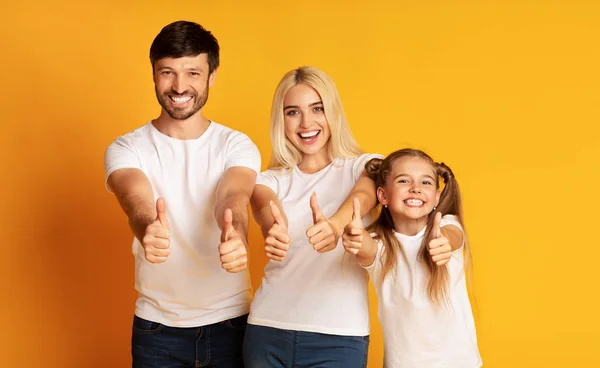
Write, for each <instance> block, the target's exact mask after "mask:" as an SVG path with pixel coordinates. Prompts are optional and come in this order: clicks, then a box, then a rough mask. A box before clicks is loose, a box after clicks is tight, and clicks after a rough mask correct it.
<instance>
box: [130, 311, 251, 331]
mask: <svg viewBox="0 0 600 368" xmlns="http://www.w3.org/2000/svg"><path fill="white" fill-rule="evenodd" d="M249 312H250V307H244V308H235V309H229V308H228V310H227V313H220V314H216V315H211V317H210V318H195V319H186V320H177V321H175V320H171V319H169V318H165V317H164V316H162V315H159V314H155V313H148V311H141V310H138V309H137V308H136V311H135V315H136V316H138V317H140V318H143V319H145V320H148V321H152V322H156V323H160V324H162V325H165V326H169V327H200V326H207V325H212V324H214V323H217V322H222V321H225V320H228V319H232V318H236V317H240V316H243V315H244V314H248V313H249Z"/></svg>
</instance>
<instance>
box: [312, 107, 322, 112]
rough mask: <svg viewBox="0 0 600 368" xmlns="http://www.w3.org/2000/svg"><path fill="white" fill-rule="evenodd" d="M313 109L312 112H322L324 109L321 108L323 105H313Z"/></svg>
mask: <svg viewBox="0 0 600 368" xmlns="http://www.w3.org/2000/svg"><path fill="white" fill-rule="evenodd" d="M313 111H314V112H323V111H325V109H324V108H323V106H315V108H314V109H313Z"/></svg>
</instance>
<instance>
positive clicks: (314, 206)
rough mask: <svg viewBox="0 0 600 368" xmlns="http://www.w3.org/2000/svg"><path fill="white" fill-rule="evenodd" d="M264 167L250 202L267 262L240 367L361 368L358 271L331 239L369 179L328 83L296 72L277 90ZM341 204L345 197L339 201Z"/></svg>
mask: <svg viewBox="0 0 600 368" xmlns="http://www.w3.org/2000/svg"><path fill="white" fill-rule="evenodd" d="M271 144H272V147H273V154H272V161H271V163H270V166H269V169H268V170H267V171H265V172H263V173H261V174H260V175H259V177H258V178H257V185H256V187H255V189H254V193H253V194H252V198H251V205H252V210H253V213H254V218H255V219H256V221H257V222H258V224H259V225H260V226H261V229H262V232H263V235H264V238H265V251H266V253H267V256H268V257H269V258H270V261H269V263H268V264H267V266H266V267H265V275H264V277H263V280H262V284H261V286H260V288H259V289H258V290H257V292H256V294H255V297H254V301H253V303H252V305H251V309H250V316H249V318H248V324H249V325H248V328H247V331H246V336H245V340H244V364H245V366H246V367H247V368H248V367H249V368H264V367H300V366H301V367H345V368H352V367H356V368H362V367H365V366H366V362H367V348H368V345H369V314H368V300H367V281H368V278H367V274H366V272H365V270H364V269H363V268H362V267H361V266H360V265H359V264H358V263H357V262H356V260H355V259H354V257H349V256H344V248H343V247H342V246H341V245H340V246H338V241H339V238H340V236H341V234H342V233H343V230H344V227H345V226H346V225H347V224H348V223H350V221H352V213H353V203H352V198H354V197H356V198H358V200H359V202H360V204H361V206H362V207H361V208H363V209H364V213H362V214H361V215H365V214H366V213H367V212H368V211H369V210H370V209H372V208H373V207H374V206H375V204H376V198H375V185H374V182H373V181H372V180H371V179H370V178H369V177H368V175H367V174H366V172H365V170H364V167H365V163H366V162H368V161H369V160H370V159H372V158H375V157H381V156H380V155H368V154H363V152H362V150H361V149H360V147H359V145H358V144H357V143H356V140H355V139H354V137H353V136H352V133H351V132H350V128H349V126H348V123H347V121H346V117H345V114H344V110H343V108H342V104H341V101H340V97H339V95H338V92H337V90H336V87H335V84H334V82H333V81H332V80H331V78H330V77H329V76H328V75H327V74H325V73H324V72H323V71H321V70H319V69H316V68H313V67H301V68H298V69H295V70H292V71H290V72H288V73H287V74H286V75H285V76H284V77H283V79H282V80H281V82H280V83H279V85H278V87H277V89H276V91H275V96H274V98H273V106H272V110H271ZM348 198H350V199H348Z"/></svg>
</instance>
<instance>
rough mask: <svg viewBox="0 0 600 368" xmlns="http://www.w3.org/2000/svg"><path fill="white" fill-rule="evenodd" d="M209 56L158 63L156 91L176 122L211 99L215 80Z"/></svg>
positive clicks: (155, 69) (185, 117)
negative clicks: (210, 92)
mask: <svg viewBox="0 0 600 368" xmlns="http://www.w3.org/2000/svg"><path fill="white" fill-rule="evenodd" d="M215 72H216V71H214V72H213V73H212V74H209V72H208V60H207V55H206V54H199V55H196V56H184V57H180V58H163V59H159V60H157V61H156V62H155V63H154V90H155V91H156V98H157V99H158V103H160V105H161V106H162V108H163V109H164V110H165V111H166V112H167V113H168V114H169V116H171V118H173V119H176V120H186V119H188V118H190V117H191V116H193V115H194V114H196V113H197V112H198V111H200V109H202V107H203V106H204V104H205V103H206V101H207V100H208V90H209V88H210V87H212V85H213V83H214V80H215Z"/></svg>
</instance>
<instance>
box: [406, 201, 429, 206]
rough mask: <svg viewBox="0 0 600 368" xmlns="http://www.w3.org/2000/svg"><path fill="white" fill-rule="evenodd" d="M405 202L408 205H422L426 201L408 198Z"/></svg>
mask: <svg viewBox="0 0 600 368" xmlns="http://www.w3.org/2000/svg"><path fill="white" fill-rule="evenodd" d="M404 204H405V205H407V206H408V207H421V206H423V204H425V202H423V201H422V200H420V199H407V200H405V201H404Z"/></svg>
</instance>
